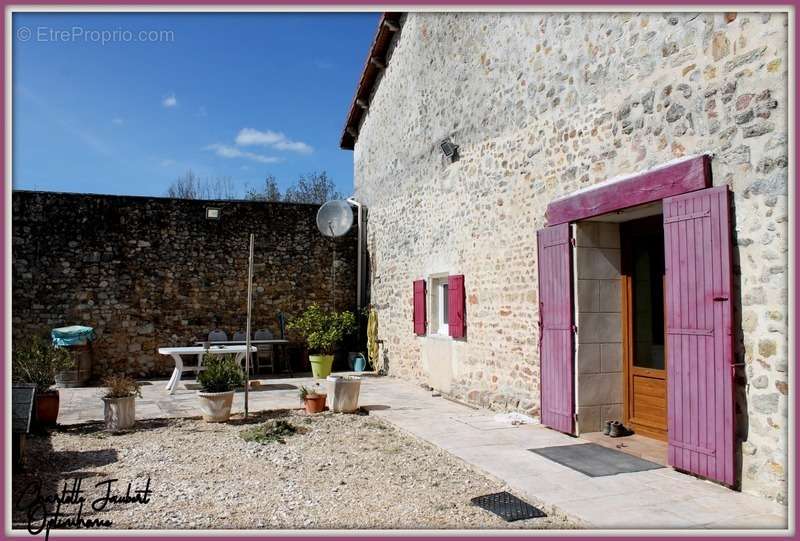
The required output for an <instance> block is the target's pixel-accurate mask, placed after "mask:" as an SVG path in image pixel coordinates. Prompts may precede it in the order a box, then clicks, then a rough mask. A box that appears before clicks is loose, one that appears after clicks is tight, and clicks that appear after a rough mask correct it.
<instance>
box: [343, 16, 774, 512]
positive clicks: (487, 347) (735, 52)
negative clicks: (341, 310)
mask: <svg viewBox="0 0 800 541" xmlns="http://www.w3.org/2000/svg"><path fill="white" fill-rule="evenodd" d="M788 23H789V18H788V17H787V14H786V13H778V12H772V13H767V12H765V13H679V14H674V13H564V14H557V13H508V14H505V13H386V14H384V15H383V17H382V19H381V22H380V25H379V28H378V31H377V33H376V36H375V39H374V42H373V44H372V47H371V50H370V52H369V55H368V57H367V62H366V64H365V67H364V71H363V74H362V77H361V80H360V81H359V83H358V87H357V90H356V95H355V97H354V99H353V102H352V106H351V109H350V111H349V114H348V117H347V121H346V125H345V128H344V131H343V134H342V138H341V147H342V148H344V149H351V150H353V157H354V170H355V181H354V183H355V193H356V198H357V199H358V200H359V201H360V202H361V203H362V204H363V205H364V206H365V207H366V208H367V209H368V210H367V212H368V218H367V240H366V249H367V253H368V261H369V277H368V282H369V284H368V285H369V298H370V302H371V303H372V304H373V306H374V307H375V308H376V310H377V313H378V320H379V339H381V340H382V355H383V361H384V362H385V363H386V366H387V368H388V371H389V373H390V374H393V375H396V376H399V377H402V378H407V379H409V380H413V381H417V382H420V383H423V384H427V385H429V386H431V387H433V388H434V389H436V390H438V391H440V392H442V393H444V394H447V395H450V396H452V397H456V398H459V399H461V400H465V401H468V402H470V403H475V404H481V405H484V406H488V407H491V408H496V409H498V410H517V411H522V412H525V413H528V414H530V415H533V416H536V417H538V418H540V419H541V422H542V423H543V424H545V425H547V426H550V427H552V428H554V429H556V430H560V431H563V432H567V433H572V434H585V433H587V432H596V431H598V430H600V429H601V427H602V424H603V421H605V420H607V419H620V420H623V421H624V422H625V423H626V424H627V425H629V426H632V427H633V428H634V430H635V431H636V432H637V433H638V434H642V435H645V436H647V437H651V438H654V439H658V440H663V441H665V442H667V444H668V447H667V449H668V451H667V456H668V461H669V463H670V464H671V465H673V466H675V467H676V468H679V469H681V470H684V471H687V472H690V473H693V474H696V475H700V476H702V477H706V478H709V479H712V480H715V481H717V482H720V483H723V484H725V485H728V486H732V487H735V488H740V489H741V490H744V491H747V492H753V493H758V494H761V495H763V496H764V497H767V498H772V499H777V500H779V501H784V502H785V500H786V493H787V483H786V476H787V424H788V413H787V412H788V404H789V401H788V392H789V388H788V386H789V383H788V382H789V377H788V351H787V349H788V343H787V319H788V308H787V302H788V283H787V280H788V277H787V256H788V247H789V243H788V237H787V221H788V216H789V199H788V195H787V185H788V184H787V175H788V165H789V164H788V147H787V137H788V127H787V118H788V115H787V108H788V98H789V97H788V93H787V92H788V90H787V75H788V74H787V69H788V58H789V57H788V45H787V43H788V42H787V40H788V28H787V25H788Z"/></svg>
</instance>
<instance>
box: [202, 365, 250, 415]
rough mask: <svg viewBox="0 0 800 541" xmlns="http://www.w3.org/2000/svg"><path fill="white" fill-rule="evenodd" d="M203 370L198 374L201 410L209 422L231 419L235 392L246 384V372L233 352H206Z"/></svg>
mask: <svg viewBox="0 0 800 541" xmlns="http://www.w3.org/2000/svg"><path fill="white" fill-rule="evenodd" d="M203 366H204V370H202V371H201V372H200V373H199V374H198V375H197V383H199V384H200V390H199V391H197V397H198V399H199V400H200V412H201V413H202V414H203V420H204V421H206V422H209V423H222V422H225V421H227V420H228V419H230V417H231V406H232V405H233V394H234V389H236V387H239V386H241V385H242V384H244V374H243V373H242V369H241V368H240V367H239V363H237V362H236V357H235V356H234V355H231V354H214V353H206V354H204V357H203Z"/></svg>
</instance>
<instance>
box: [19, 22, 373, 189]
mask: <svg viewBox="0 0 800 541" xmlns="http://www.w3.org/2000/svg"><path fill="white" fill-rule="evenodd" d="M378 17H379V15H378V14H377V13H241V14H239V13H216V14H215V13H164V14H158V13H147V14H145V13H128V14H122V13H108V14H85V13H60V14H58V13H54V14H28V13H18V14H15V15H14V20H13V24H14V33H13V35H14V48H13V55H14V56H13V115H14V116H13V121H14V125H13V129H14V131H13V164H14V169H13V183H14V188H16V189H37V190H54V191H69V192H86V193H112V194H133V195H164V193H165V191H166V189H167V187H168V186H169V184H170V183H171V182H172V181H173V180H174V179H175V178H177V177H179V176H181V175H183V174H184V173H185V172H186V171H187V170H189V169H191V170H192V171H193V172H194V173H195V174H196V175H197V176H198V177H200V178H211V179H213V178H218V177H230V178H231V179H232V180H233V183H234V184H235V186H236V187H237V188H238V189H241V190H242V191H244V188H245V186H246V185H247V186H259V185H261V184H262V182H263V179H264V177H265V176H266V175H267V174H268V173H271V174H273V175H275V176H276V177H277V178H278V182H279V185H280V187H281V188H282V189H285V188H286V187H287V186H288V185H289V184H291V183H292V182H293V181H294V180H296V179H297V177H298V176H299V175H301V174H304V173H308V172H311V171H315V170H316V171H321V170H327V171H328V173H329V176H330V177H331V178H332V179H333V180H334V181H335V182H336V184H337V187H338V188H339V190H340V191H342V192H344V193H345V195H349V193H350V192H351V190H352V177H353V173H352V153H351V152H350V151H345V150H341V149H340V148H339V145H338V143H339V136H340V134H341V130H342V127H343V125H344V121H345V117H346V114H347V111H348V108H349V105H350V100H351V99H352V96H353V93H354V91H355V87H356V84H357V83H358V79H359V77H360V73H361V68H362V67H363V62H364V58H365V57H366V54H367V50H368V48H369V45H370V42H371V40H372V38H373V36H374V33H375V29H376V25H377V21H378ZM143 30H144V31H155V33H153V34H151V35H143V36H141V39H140V35H139V32H141V31H143ZM102 31H105V32H106V34H105V38H106V40H107V43H105V44H104V43H102V40H103V39H104V35H103V34H102V33H101V32H102ZM162 31H163V32H166V33H163V34H159V32H162ZM58 32H62V33H61V34H59V33H58ZM170 32H171V34H170ZM109 39H110V40H111V41H108V40H109Z"/></svg>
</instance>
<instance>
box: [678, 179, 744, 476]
mask: <svg viewBox="0 0 800 541" xmlns="http://www.w3.org/2000/svg"><path fill="white" fill-rule="evenodd" d="M729 211H730V207H729V201H728V188H727V186H720V187H718V188H708V189H705V190H699V191H696V192H691V193H688V194H684V195H679V196H675V197H669V198H667V199H664V250H665V262H666V292H665V295H666V309H667V323H666V327H667V340H666V360H667V408H668V409H667V411H668V419H667V424H668V430H669V448H668V452H667V458H668V460H669V464H670V465H672V466H674V467H676V468H679V469H681V470H685V471H689V472H692V473H694V474H697V475H702V476H703V477H707V478H709V479H714V480H716V481H719V482H721V483H725V484H727V485H733V484H734V481H735V478H734V450H733V441H734V435H733V430H734V415H733V366H732V362H733V339H732V334H731V230H730V218H729Z"/></svg>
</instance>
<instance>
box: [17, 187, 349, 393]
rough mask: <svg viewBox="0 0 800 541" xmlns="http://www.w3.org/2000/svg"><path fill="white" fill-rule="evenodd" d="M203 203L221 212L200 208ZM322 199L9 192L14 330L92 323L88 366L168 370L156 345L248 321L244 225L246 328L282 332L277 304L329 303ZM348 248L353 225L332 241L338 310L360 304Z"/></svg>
mask: <svg viewBox="0 0 800 541" xmlns="http://www.w3.org/2000/svg"><path fill="white" fill-rule="evenodd" d="M207 207H213V208H218V209H219V210H220V217H219V219H217V220H209V219H206V208H207ZM318 208H319V206H318V205H306V204H294V203H264V202H244V201H192V200H181V199H166V198H154V197H127V196H124V197H123V196H113V195H82V194H66V193H47V192H24V191H15V192H14V193H13V197H12V310H11V315H12V334H13V341H14V343H17V342H18V341H19V340H24V339H25V338H26V337H27V336H29V335H30V334H31V333H42V332H43V333H49V330H50V329H52V328H53V327H61V326H64V325H75V324H80V325H89V326H91V327H94V328H95V330H96V332H97V335H98V341H97V342H96V343H95V344H94V366H93V372H94V376H95V377H101V376H103V375H106V374H119V373H127V374H131V375H133V376H137V377H145V376H159V375H161V376H163V375H167V374H169V373H170V371H171V369H172V367H173V361H172V359H171V358H169V357H166V356H164V355H159V354H158V352H157V349H158V348H159V347H164V346H186V345H193V343H194V342H195V341H196V340H200V339H204V338H205V337H206V336H207V334H208V332H209V331H211V330H213V329H214V328H220V329H223V330H225V331H226V332H227V333H228V336H229V337H232V335H233V333H234V332H236V331H244V330H245V328H246V317H247V260H248V251H249V243H250V233H251V232H252V233H255V248H254V254H255V255H254V271H253V312H252V314H253V319H252V321H253V330H256V329H262V328H267V329H270V330H271V331H272V332H273V334H275V335H276V336H278V334H279V326H278V320H277V314H278V311H282V312H283V313H284V314H285V315H286V317H287V319H290V318H291V317H292V316H294V315H297V314H299V313H300V312H301V311H302V310H303V309H305V308H306V307H307V306H308V305H309V304H311V303H312V302H316V303H318V304H320V305H321V306H323V307H328V308H330V306H331V303H332V297H331V264H332V262H333V241H332V240H331V239H330V238H327V237H323V236H322V235H321V234H320V233H319V232H318V230H317V226H316V213H317V209H318ZM355 249H356V237H355V227H354V228H353V230H352V231H351V232H350V233H349V234H348V235H346V236H344V237H341V238H339V239H337V240H336V308H337V309H338V310H344V309H354V307H355V280H356V278H355V257H356V256H355V254H356V252H355ZM289 337H290V338H297V337H294V336H293V335H291V333H290V334H289Z"/></svg>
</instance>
